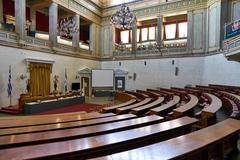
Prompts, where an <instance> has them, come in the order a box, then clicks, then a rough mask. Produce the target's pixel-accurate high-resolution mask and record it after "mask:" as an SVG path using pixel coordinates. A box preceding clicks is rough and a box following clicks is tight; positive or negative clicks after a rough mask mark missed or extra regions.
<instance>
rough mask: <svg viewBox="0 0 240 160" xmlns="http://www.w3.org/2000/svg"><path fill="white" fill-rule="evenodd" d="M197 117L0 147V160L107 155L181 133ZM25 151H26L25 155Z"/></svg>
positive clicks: (78, 157)
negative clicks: (74, 137) (122, 129)
mask: <svg viewBox="0 0 240 160" xmlns="http://www.w3.org/2000/svg"><path fill="white" fill-rule="evenodd" d="M197 121H198V120H197V119H194V118H189V117H182V118H179V119H175V120H171V121H167V122H163V123H159V124H154V125H150V126H146V127H141V128H137V129H131V130H127V131H122V132H116V133H110V134H105V135H100V136H95V137H89V138H83V139H74V140H68V141H63V142H55V143H46V144H39V145H32V146H24V147H16V148H10V149H1V150H0V155H4V156H0V160H6V159H8V160H10V159H12V158H13V157H14V159H15V160H19V159H33V158H42V159H54V158H57V159H68V157H70V158H72V159H89V158H94V157H96V156H97V155H107V154H111V153H113V152H116V151H126V150H128V149H129V148H136V147H138V146H144V145H147V144H151V143H153V142H157V141H158V142H159V141H161V140H163V139H166V138H169V137H175V136H179V134H180V135H182V134H184V131H186V129H189V128H190V126H191V125H193V124H195V123H196V122H197ZM26 153H27V154H26Z"/></svg>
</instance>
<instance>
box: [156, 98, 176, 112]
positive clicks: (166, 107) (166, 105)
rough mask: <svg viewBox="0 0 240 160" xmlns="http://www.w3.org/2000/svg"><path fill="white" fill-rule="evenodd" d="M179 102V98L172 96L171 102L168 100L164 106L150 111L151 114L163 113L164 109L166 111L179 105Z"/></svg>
mask: <svg viewBox="0 0 240 160" xmlns="http://www.w3.org/2000/svg"><path fill="white" fill-rule="evenodd" d="M179 101H180V97H179V96H175V95H174V96H173V99H172V100H170V101H169V102H167V103H166V104H164V105H162V106H159V107H156V108H153V109H151V111H152V112H160V111H163V110H165V109H168V108H169V107H172V106H174V105H176V104H177V103H179Z"/></svg>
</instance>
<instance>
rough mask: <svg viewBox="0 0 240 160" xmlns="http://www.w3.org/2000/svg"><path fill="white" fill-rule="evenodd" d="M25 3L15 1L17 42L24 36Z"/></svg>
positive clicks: (18, 0) (21, 0)
mask: <svg viewBox="0 0 240 160" xmlns="http://www.w3.org/2000/svg"><path fill="white" fill-rule="evenodd" d="M25 27H26V1H25V0H15V31H16V33H17V34H18V36H19V40H20V41H21V40H24V39H25V35H26V32H25V31H26V30H25Z"/></svg>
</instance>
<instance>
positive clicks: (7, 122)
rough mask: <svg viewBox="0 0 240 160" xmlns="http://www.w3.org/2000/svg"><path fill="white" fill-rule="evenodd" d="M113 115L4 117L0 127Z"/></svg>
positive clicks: (73, 120)
mask: <svg viewBox="0 0 240 160" xmlns="http://www.w3.org/2000/svg"><path fill="white" fill-rule="evenodd" d="M111 116H115V114H113V113H106V114H101V113H98V112H92V113H88V114H86V113H85V114H79V113H75V114H68V113H67V114H61V115H57V116H51V115H49V117H48V116H47V115H42V116H37V117H35V116H29V117H28V116H26V117H19V119H5V120H1V123H0V129H1V128H13V127H26V126H36V125H45V124H57V123H67V122H76V121H81V120H90V119H97V118H104V117H111Z"/></svg>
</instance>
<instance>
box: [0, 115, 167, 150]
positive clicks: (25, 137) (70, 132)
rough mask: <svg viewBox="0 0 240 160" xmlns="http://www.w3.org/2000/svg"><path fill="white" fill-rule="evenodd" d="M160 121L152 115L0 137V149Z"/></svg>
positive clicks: (117, 130)
mask: <svg viewBox="0 0 240 160" xmlns="http://www.w3.org/2000/svg"><path fill="white" fill-rule="evenodd" d="M162 121H163V118H162V117H159V116H156V115H154V116H146V117H140V118H133V119H126V120H124V119H123V120H122V121H117V122H109V123H105V124H97V125H89V126H86V127H81V126H79V127H77V128H72V129H64V130H63V129H59V130H55V131H44V132H36V133H25V134H17V135H14V134H13V135H7V136H0V148H1V149H3V148H10V147H16V146H25V145H32V144H41V143H47V142H57V141H63V140H71V139H76V138H86V137H90V136H97V135H101V134H108V133H113V132H119V131H124V130H129V129H134V128H139V127H143V126H147V125H152V124H157V123H160V122H162Z"/></svg>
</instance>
